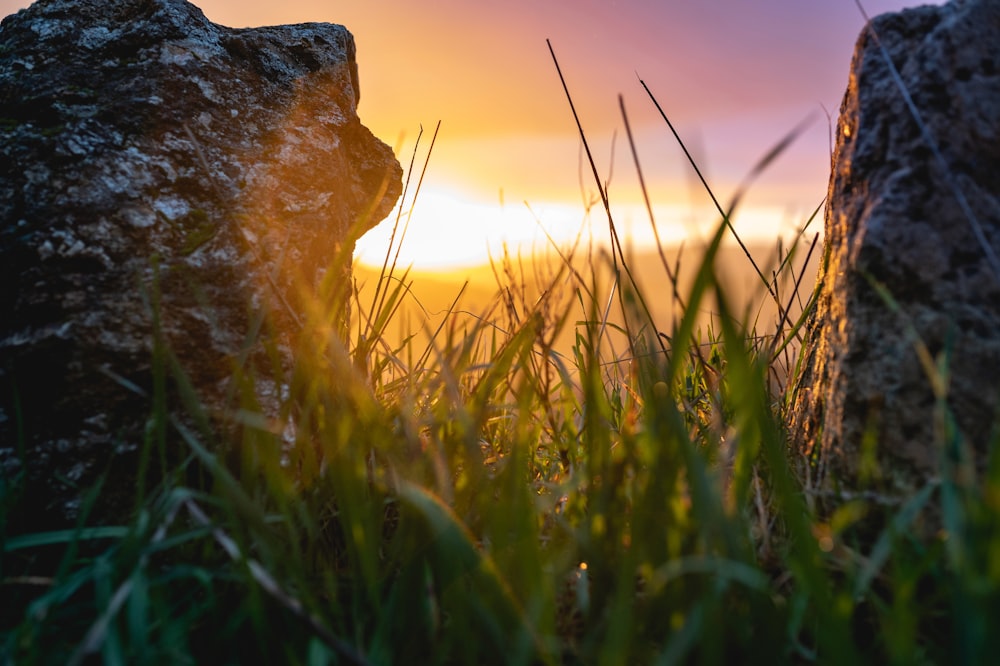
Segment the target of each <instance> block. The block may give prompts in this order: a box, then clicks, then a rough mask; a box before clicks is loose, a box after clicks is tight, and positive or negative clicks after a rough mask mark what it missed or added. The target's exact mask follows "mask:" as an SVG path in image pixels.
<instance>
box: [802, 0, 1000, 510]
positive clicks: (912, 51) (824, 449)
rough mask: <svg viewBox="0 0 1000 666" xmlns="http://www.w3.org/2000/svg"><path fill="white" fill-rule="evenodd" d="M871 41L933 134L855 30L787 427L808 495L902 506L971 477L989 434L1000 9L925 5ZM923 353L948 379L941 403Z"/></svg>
mask: <svg viewBox="0 0 1000 666" xmlns="http://www.w3.org/2000/svg"><path fill="white" fill-rule="evenodd" d="M873 25H874V30H875V32H876V34H877V35H878V37H879V39H880V41H881V43H882V44H883V45H884V47H885V49H886V50H887V51H888V53H889V54H890V55H891V59H892V62H893V63H894V65H895V67H896V69H897V70H898V72H899V74H900V76H901V78H902V81H903V83H904V84H905V88H906V90H907V91H908V92H909V95H910V96H911V98H912V102H913V104H914V105H915V107H916V108H917V109H918V111H919V115H920V117H921V119H922V121H923V123H924V124H925V127H926V130H927V132H926V133H924V132H922V131H921V128H920V126H919V125H918V123H917V122H916V121H915V120H914V117H913V115H912V113H911V111H910V109H909V108H908V106H907V103H906V101H905V98H904V96H903V95H902V94H901V91H900V89H899V87H898V86H897V84H896V82H895V81H894V80H893V77H892V75H891V73H890V69H889V67H888V64H887V62H886V60H885V58H884V57H883V54H882V52H881V51H880V48H879V46H878V45H877V43H876V42H875V41H874V40H873V39H872V38H871V36H870V34H869V33H868V32H867V31H865V32H863V33H862V35H861V37H860V38H859V40H858V44H857V47H856V49H855V53H854V59H853V63H852V65H851V74H850V83H849V85H848V88H847V92H846V94H845V96H844V100H843V104H842V106H841V111H840V119H839V122H838V125H837V142H836V149H835V153H834V156H833V170H832V174H831V178H830V188H829V195H828V203H827V210H826V220H825V225H826V241H825V242H826V252H827V254H826V257H825V264H824V266H823V267H822V268H821V270H820V275H819V278H818V280H819V282H818V295H819V300H818V303H817V309H816V311H815V316H814V318H813V320H812V322H811V328H810V333H809V337H808V338H807V344H806V346H805V347H804V348H803V354H804V357H803V358H804V363H803V368H804V369H803V372H802V375H801V377H800V383H799V392H798V394H797V398H796V401H795V403H794V404H793V406H792V410H791V413H790V417H791V418H790V423H791V436H792V440H793V444H794V445H795V446H797V447H799V448H800V449H802V450H804V451H806V452H807V453H809V454H810V455H811V456H812V462H813V469H812V472H811V474H812V476H813V482H814V483H817V484H818V485H819V486H820V487H822V488H824V489H826V490H827V491H841V490H847V491H851V490H858V489H867V490H871V491H873V492H877V493H881V494H885V495H887V496H890V497H900V496H905V495H907V494H908V493H909V492H910V491H912V489H914V488H915V487H918V486H919V485H920V484H922V483H924V482H926V481H928V480H931V479H936V478H940V477H941V476H942V475H943V474H949V475H951V474H952V473H953V472H954V471H955V470H956V469H964V470H972V469H978V470H979V471H982V470H983V468H984V466H985V464H986V453H987V449H988V446H989V442H990V440H991V438H994V437H996V436H997V425H998V413H1000V400H998V394H1000V267H998V265H997V262H996V255H997V254H1000V39H998V38H997V36H998V35H1000V3H997V2H995V0H990V1H982V2H980V1H969V2H951V3H948V4H946V5H943V6H939V7H919V8H916V9H910V10H904V11H902V12H900V13H895V14H886V15H883V16H879V17H878V18H876V19H875V20H874V21H873ZM927 134H929V135H930V137H931V138H932V139H933V142H934V143H935V144H936V147H937V149H938V150H939V152H940V158H941V159H940V160H939V159H938V157H937V156H936V155H935V154H934V150H933V149H932V147H931V145H930V143H929V142H928V137H927ZM942 161H943V164H942ZM962 199H964V202H963V201H962ZM966 204H967V206H966ZM969 213H971V214H969ZM875 284H880V285H883V286H884V288H885V289H886V290H887V292H888V294H890V295H891V299H892V300H894V301H895V303H896V304H898V310H895V311H894V308H891V307H890V306H889V305H887V301H886V299H884V298H883V297H881V296H880V295H879V293H878V291H877V290H876V288H875V287H874V286H873V285H875ZM917 340H919V341H920V343H921V344H922V345H923V346H924V348H925V349H926V351H927V352H929V357H932V358H933V359H934V362H936V363H939V364H941V367H945V366H946V367H947V376H948V379H949V381H948V384H947V387H946V389H945V393H942V395H945V394H946V403H942V402H940V401H939V400H938V398H937V397H936V395H935V391H934V390H933V383H932V380H931V379H929V376H928V373H927V372H926V371H925V367H924V365H923V364H922V363H921V361H920V357H919V355H918V352H917V349H918V345H917ZM944 404H946V405H947V410H943V409H940V407H941V406H943V405H944ZM946 413H947V414H949V415H950V416H948V418H945V414H946ZM949 419H953V423H954V425H955V426H956V427H957V431H952V430H950V429H949V428H946V427H945V425H946V423H947V422H948V420H949ZM949 432H954V433H955V434H954V436H952V435H949V434H948V433H949ZM960 461H963V462H962V464H960V465H958V466H957V467H955V466H953V464H954V463H959V462H960Z"/></svg>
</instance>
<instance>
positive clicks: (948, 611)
mask: <svg viewBox="0 0 1000 666" xmlns="http://www.w3.org/2000/svg"><path fill="white" fill-rule="evenodd" d="M567 96H568V91H567ZM650 97H651V98H652V93H650ZM654 102H655V99H654ZM622 111H623V120H624V121H625V123H626V127H627V116H625V114H624V107H623V108H622ZM663 117H664V120H666V118H667V116H666V114H664V116H663ZM667 122H668V123H669V121H667ZM671 129H672V128H671ZM794 134H795V132H792V133H791V134H790V135H789V137H786V139H784V140H783V141H782V142H780V143H779V144H778V145H777V146H776V149H775V150H774V151H772V152H771V153H769V154H768V155H767V156H765V158H764V159H763V160H762V161H761V163H760V164H759V165H758V167H757V168H755V170H754V171H753V173H752V174H751V176H753V177H755V176H756V175H757V174H758V173H759V172H760V171H762V170H763V169H764V168H765V167H766V166H767V164H768V163H769V162H770V161H771V160H772V159H773V158H774V157H776V156H777V155H778V154H779V153H780V152H781V149H782V147H783V146H784V145H787V142H788V141H790V140H791V139H793V138H794ZM581 138H582V140H583V141H584V143H585V144H586V137H585V136H584V134H583V131H582V127H581ZM678 141H679V142H680V137H678ZM681 146H682V147H683V142H681ZM588 150H589V149H588ZM633 154H634V155H635V156H636V166H637V170H638V173H639V175H640V177H641V168H640V167H639V160H638V153H637V152H636V151H635V148H634V146H633ZM411 172H412V168H411ZM594 175H595V181H596V182H597V187H598V190H599V191H600V194H601V197H602V199H603V202H604V204H605V206H606V210H607V211H610V208H609V207H607V199H606V195H605V193H604V191H603V189H601V186H600V182H601V181H600V178H599V177H597V172H596V169H595V172H594ZM705 187H706V188H707V189H708V184H707V183H706V184H705ZM417 190H419V186H417ZM709 191H710V189H709ZM404 196H405V194H404ZM713 199H714V195H713ZM735 201H738V196H737V197H736V198H735ZM734 207H735V203H734V204H733V205H731V206H729V207H728V208H726V209H723V207H722V206H719V212H720V222H719V224H718V227H717V230H716V233H715V234H714V236H713V238H712V240H711V242H710V243H709V245H708V247H707V248H706V249H705V251H704V254H703V257H702V258H701V259H700V263H699V265H698V266H697V270H695V271H694V272H693V273H694V278H693V279H692V280H691V281H690V283H689V284H685V285H681V284H680V283H679V282H678V280H677V275H678V274H679V270H678V268H679V267H678V266H676V265H674V266H671V265H670V264H668V263H667V261H666V259H665V258H664V261H663V266H662V268H663V270H664V276H665V279H667V280H668V281H669V282H670V283H671V289H669V290H659V292H658V293H657V294H651V293H643V292H642V290H641V289H640V287H639V285H638V282H637V281H636V280H635V279H634V278H635V276H633V275H632V272H631V270H630V263H629V259H628V257H627V256H626V255H625V253H624V252H623V251H622V248H621V247H620V245H619V244H617V242H616V243H615V245H614V246H613V248H612V251H611V253H610V254H609V253H605V254H600V253H593V252H591V253H589V254H588V256H589V259H587V261H586V262H585V263H584V265H586V266H587V267H588V270H586V271H582V270H579V269H578V268H577V267H578V266H579V265H580V263H579V258H580V254H581V253H584V251H583V250H580V249H579V248H564V249H561V250H560V252H561V256H562V260H561V261H560V262H558V263H556V264H554V265H550V266H548V267H547V268H545V267H542V268H539V267H535V268H534V269H533V270H536V271H539V272H540V273H544V271H546V270H547V271H549V272H548V273H547V281H546V285H547V286H546V288H545V289H542V290H541V292H540V293H541V295H540V296H539V297H535V296H534V295H529V292H528V291H527V290H526V289H525V280H524V272H523V271H524V269H523V266H521V265H519V263H518V262H517V261H516V260H515V259H513V258H511V257H509V256H505V257H503V258H500V259H498V260H497V263H496V265H495V271H496V275H497V280H498V286H499V289H498V297H497V301H496V303H495V304H494V306H493V307H492V308H491V309H489V310H488V311H487V312H484V313H482V315H481V316H479V317H474V318H469V317H467V316H459V315H458V312H459V308H460V302H461V299H460V294H459V297H457V298H456V302H455V304H454V305H453V306H452V308H451V310H450V312H451V314H450V315H449V316H446V317H444V318H443V320H442V322H441V323H440V325H439V326H437V327H436V328H434V329H430V328H425V330H423V331H422V333H421V335H420V336H417V335H415V334H413V333H412V331H411V330H410V329H409V328H408V326H407V323H406V322H404V321H401V320H397V318H396V317H397V313H398V312H399V311H400V310H399V308H400V307H401V305H402V304H403V302H404V301H405V300H406V299H407V298H408V291H407V289H406V285H407V274H406V272H405V271H403V272H402V274H400V272H399V271H398V270H397V269H396V266H395V262H394V261H393V260H392V249H393V248H388V250H387V257H386V263H385V266H384V268H383V271H382V274H381V276H380V279H379V280H378V284H377V285H376V289H375V293H374V295H373V296H372V298H371V299H370V300H368V301H365V302H362V301H361V299H360V296H359V294H360V292H359V291H358V290H355V291H354V292H353V294H342V293H339V292H338V291H337V290H336V289H335V285H325V286H324V287H323V288H321V291H320V293H319V295H318V297H317V299H316V300H315V303H314V307H313V308H312V309H311V310H310V311H308V312H304V313H301V314H300V317H301V326H302V334H301V335H300V336H299V337H298V340H299V342H298V347H297V349H296V350H295V354H294V360H295V362H294V367H293V368H292V369H291V371H290V372H289V373H288V382H287V383H288V390H287V391H286V392H283V393H282V397H281V398H280V404H279V405H277V409H275V410H270V411H269V409H268V407H267V406H266V405H260V404H258V403H257V400H256V398H255V397H254V396H255V395H256V392H255V391H254V386H255V384H256V383H257V382H259V381H262V379H261V378H260V377H258V376H256V375H255V374H254V371H253V370H252V369H251V368H250V367H249V366H242V367H237V368H236V369H235V373H234V379H233V386H234V387H235V391H234V393H235V394H236V395H237V396H239V398H238V400H237V404H238V407H236V408H234V410H233V414H232V415H231V417H230V418H231V425H233V426H234V427H232V428H230V429H227V430H226V431H225V432H226V433H228V434H221V433H220V432H219V430H218V429H215V428H213V426H212V425H211V423H212V422H211V420H210V419H209V418H208V417H207V415H205V414H204V413H203V409H202V408H201V405H200V403H199V400H198V398H197V395H196V393H195V391H194V389H193V388H192V387H191V386H190V385H189V383H188V382H187V380H186V378H185V376H184V374H183V372H182V371H181V370H180V369H179V366H178V365H177V363H176V362H174V360H173V359H172V357H171V352H170V350H169V349H168V348H165V347H164V346H163V345H157V346H156V351H155V357H154V365H155V367H156V368H157V370H156V372H155V373H154V375H155V376H156V377H157V378H158V379H157V381H156V382H155V383H154V391H153V396H152V399H151V416H150V422H151V424H153V426H154V427H153V428H152V429H151V431H152V432H154V433H155V435H154V436H152V437H150V438H149V441H148V442H147V444H146V450H145V452H144V454H143V456H142V460H143V463H142V465H143V469H144V470H145V469H147V468H150V467H152V468H157V465H159V466H161V467H162V466H165V465H167V463H166V462H164V461H165V460H166V457H165V456H163V455H162V452H163V450H164V448H165V447H174V448H175V449H178V450H181V451H182V452H183V453H184V455H183V456H182V457H183V458H184V462H183V464H182V465H180V466H178V467H176V468H168V469H167V470H166V472H167V473H166V474H162V475H157V478H159V477H160V476H162V477H163V478H164V480H163V481H162V482H160V483H157V484H156V485H153V484H149V485H148V486H147V485H144V484H141V483H140V488H142V490H141V492H140V494H141V497H140V498H139V501H138V504H137V510H136V513H135V516H134V519H133V520H131V521H130V522H128V523H127V524H123V525H112V526H93V525H88V524H87V522H86V519H85V518H83V519H81V522H80V524H79V525H78V526H77V527H76V528H75V529H71V530H67V531H61V532H45V533H26V534H25V533H22V534H7V533H6V531H5V528H4V526H5V525H6V516H9V515H13V514H14V513H15V512H20V511H27V510H30V507H23V506H20V505H18V503H17V483H18V480H17V479H16V478H14V479H11V478H2V479H0V482H2V485H0V507H2V514H0V598H2V599H3V603H2V604H0V632H2V634H0V661H2V662H4V663H16V664H48V663H59V664H79V663H85V662H86V663H90V662H92V661H95V660H99V661H103V662H107V663H172V664H173V663H289V664H299V663H302V664H491V663H497V664H535V663H543V664H664V665H666V664H677V663H699V664H729V663H813V662H815V663H850V664H863V663H878V664H883V663H894V664H919V663H968V664H974V663H984V662H986V661H987V660H988V658H989V655H990V654H992V653H994V652H995V651H996V649H997V647H998V646H997V641H998V639H997V636H996V632H995V631H994V630H993V626H992V625H993V622H994V621H995V619H996V618H998V617H1000V614H998V612H997V611H998V608H997V604H998V599H1000V595H998V593H997V592H998V584H1000V521H998V519H997V515H998V512H997V508H998V498H1000V464H998V463H997V462H996V460H997V459H996V457H994V463H993V464H992V466H991V468H990V470H991V471H990V473H989V474H988V475H987V476H986V477H985V478H983V479H980V480H976V481H975V482H969V483H965V484H961V485H959V484H954V483H949V482H947V481H944V482H942V483H940V484H937V485H928V486H927V487H926V488H925V490H923V491H922V492H920V493H919V494H917V495H915V496H914V497H912V498H907V500H906V501H905V502H904V503H902V504H900V505H893V504H885V503H882V502H880V501H879V498H866V497H858V498H847V499H842V501H840V502H838V503H837V504H836V506H835V508H834V509H832V510H825V509H819V508H817V507H818V506H825V503H823V502H818V501H817V497H816V496H815V495H814V494H812V492H811V489H810V487H809V484H808V478H809V477H808V470H809V461H807V460H804V459H803V458H802V456H801V454H799V453H798V452H796V451H792V450H789V448H788V445H787V442H786V436H785V432H784V429H783V422H784V414H783V410H784V409H785V405H786V404H788V400H787V398H788V396H787V395H786V385H788V381H787V379H786V378H787V377H788V376H789V374H790V373H791V374H794V367H795V350H796V349H797V347H798V344H799V342H800V341H801V336H802V334H803V329H802V326H801V323H802V321H803V320H804V315H805V313H806V312H807V311H808V308H809V296H810V294H809V293H808V290H807V286H806V285H805V284H804V280H803V278H802V275H801V274H796V273H795V272H794V268H793V266H795V263H794V262H793V261H792V258H793V256H792V255H793V254H794V253H793V252H790V253H780V254H779V255H778V257H777V260H776V261H775V262H774V266H773V269H772V270H770V271H767V272H765V269H766V268H767V266H763V267H762V266H761V265H760V264H758V263H757V262H756V260H755V259H754V258H752V257H750V256H749V252H748V253H747V258H748V259H749V260H750V261H753V262H754V264H753V266H754V269H755V271H756V273H757V274H758V275H759V276H761V280H762V287H761V298H763V299H768V300H771V301H773V302H775V303H776V304H777V305H776V310H775V311H776V312H777V313H778V314H777V316H776V318H775V321H773V322H770V323H766V324H765V323H761V322H757V323H756V324H755V323H754V321H753V318H752V317H751V316H750V315H751V314H752V312H749V311H748V312H740V311H738V309H737V308H736V307H734V305H733V304H732V303H730V301H729V300H728V298H727V294H726V293H725V291H724V289H723V288H722V287H721V286H720V281H719V280H718V279H717V277H716V271H715V266H714V258H715V256H716V254H717V253H718V251H719V247H720V244H721V243H722V241H723V238H724V237H725V236H726V235H727V234H731V233H734V232H733V230H732V228H731V226H730V225H729V217H730V215H732V213H733V208H734ZM607 217H608V222H609V231H610V233H611V235H612V237H613V238H615V239H616V238H617V235H616V231H615V226H614V221H613V219H612V217H611V214H610V212H607ZM403 235H405V231H404V230H403V229H400V236H403ZM814 249H815V243H813V244H812V245H810V244H809V243H806V242H805V241H800V242H798V243H796V246H795V251H796V252H812V251H813V250H814ZM768 273H770V275H771V278H770V279H768V278H766V277H765V275H767V274H768ZM605 277H606V278H607V279H605ZM324 290H325V291H324ZM654 296H655V297H658V298H670V299H673V300H674V301H675V303H676V304H677V306H678V311H679V316H678V317H677V318H676V319H673V318H672V319H671V322H670V325H669V326H667V325H663V324H661V323H658V322H657V321H655V319H654V318H653V316H652V315H651V309H650V305H649V304H650V302H651V300H652V299H653V298H654ZM346 300H350V301H353V302H352V303H351V311H352V312H353V313H354V321H353V323H352V326H351V329H350V332H349V334H348V338H349V340H350V341H349V342H347V343H345V341H344V339H343V337H342V335H341V334H340V333H339V332H338V331H335V330H331V327H330V326H329V323H328V322H330V321H332V320H335V318H336V315H337V313H338V312H341V311H342V310H343V307H344V305H345V301H346ZM705 308H711V309H712V310H713V311H714V312H715V313H716V316H714V317H713V318H712V319H711V320H710V322H709V323H706V322H705V320H704V319H703V318H702V314H701V311H702V310H703V309H705ZM393 326H399V327H400V329H401V330H402V331H403V332H402V334H401V335H399V336H398V339H400V340H401V342H398V343H393V342H390V340H393V339H397V338H393V337H392V336H390V335H389V331H390V328H391V327H393ZM268 330H269V329H268V327H266V326H261V327H259V330H258V331H257V333H256V336H255V337H252V339H251V343H252V344H253V345H257V346H259V347H260V348H263V349H264V350H272V351H273V349H274V347H275V345H276V342H275V341H274V340H273V339H271V338H270V336H271V335H272V334H271V333H269V332H268ZM567 333H568V334H569V337H570V338H571V339H572V343H571V344H570V346H569V348H568V350H565V351H563V352H560V351H559V350H557V349H555V341H556V340H557V338H559V337H560V336H561V335H565V334H567ZM168 386H169V387H172V389H170V390H175V391H177V392H178V394H179V395H181V396H182V397H183V398H184V399H185V402H186V404H187V412H188V413H187V414H186V415H185V416H184V417H183V418H181V415H178V414H172V413H169V412H168V411H167V409H166V407H165V405H166V404H167V402H166V401H165V400H164V399H163V395H164V392H165V391H167V390H168ZM192 424H194V425H192ZM161 471H162V470H161ZM110 482H111V481H110V480H109V481H108V483H110ZM95 492H99V489H97V490H95ZM931 508H933V509H934V510H935V511H939V512H941V513H942V514H943V515H944V516H945V518H946V522H945V525H946V529H944V530H942V531H940V532H938V533H936V534H932V535H920V534H919V533H918V532H916V531H914V530H912V529H910V528H911V525H913V524H914V523H915V522H916V521H918V520H919V517H920V514H921V513H922V512H924V511H928V510H930V509H931ZM84 516H86V511H84ZM872 525H875V526H876V529H875V531H874V533H872V527H871V526H872Z"/></svg>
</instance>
